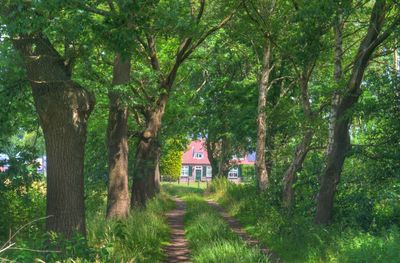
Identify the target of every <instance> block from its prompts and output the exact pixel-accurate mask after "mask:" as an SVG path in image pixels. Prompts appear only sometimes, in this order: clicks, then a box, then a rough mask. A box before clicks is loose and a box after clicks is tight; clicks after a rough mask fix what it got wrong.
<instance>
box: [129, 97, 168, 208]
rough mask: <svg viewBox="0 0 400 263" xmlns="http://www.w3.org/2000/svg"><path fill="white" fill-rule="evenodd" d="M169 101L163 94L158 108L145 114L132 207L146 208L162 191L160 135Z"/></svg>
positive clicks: (138, 151)
mask: <svg viewBox="0 0 400 263" xmlns="http://www.w3.org/2000/svg"><path fill="white" fill-rule="evenodd" d="M167 101H168V96H167V95H166V94H163V95H162V96H161V97H160V100H159V102H158V106H157V108H156V109H154V110H152V111H148V112H147V113H146V114H145V115H146V116H145V117H146V129H145V131H144V132H143V133H142V135H141V137H140V139H139V142H138V146H137V152H136V159H135V165H134V168H133V184H132V196H131V207H135V206H142V207H144V206H146V202H147V200H148V199H150V198H152V197H154V196H155V194H156V193H158V192H159V191H160V170H159V162H160V154H161V151H160V145H159V138H158V135H159V131H160V128H161V120H162V117H163V115H164V111H165V105H166V103H167Z"/></svg>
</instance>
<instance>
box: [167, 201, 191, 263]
mask: <svg viewBox="0 0 400 263" xmlns="http://www.w3.org/2000/svg"><path fill="white" fill-rule="evenodd" d="M174 200H175V203H176V208H175V209H174V210H172V211H170V212H168V213H167V214H166V216H167V222H168V225H169V226H170V228H171V240H170V245H168V246H166V247H165V248H164V251H165V253H166V255H167V258H166V260H165V261H164V262H166V263H178V262H190V250H189V247H188V242H187V240H186V238H185V229H184V224H183V216H184V214H185V203H184V202H183V201H182V200H181V199H179V198H175V199H174Z"/></svg>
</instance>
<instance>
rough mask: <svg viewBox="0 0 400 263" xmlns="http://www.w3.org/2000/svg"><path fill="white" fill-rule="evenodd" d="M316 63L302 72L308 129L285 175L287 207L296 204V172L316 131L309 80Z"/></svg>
mask: <svg viewBox="0 0 400 263" xmlns="http://www.w3.org/2000/svg"><path fill="white" fill-rule="evenodd" d="M313 68H314V65H312V64H310V65H309V66H307V67H306V68H305V69H304V71H303V72H302V74H301V76H300V79H299V82H300V91H301V104H302V108H303V113H304V117H305V119H306V130H305V132H304V134H303V138H302V141H301V142H300V143H299V144H298V145H297V146H296V150H295V153H294V156H293V161H292V163H291V164H290V165H289V167H288V169H287V170H286V172H285V174H284V176H283V196H282V200H283V206H284V207H286V208H287V209H289V210H290V209H291V208H292V207H293V204H294V198H295V190H294V184H295V182H296V174H297V173H298V172H300V171H301V169H302V168H303V162H304V160H305V158H306V156H307V153H308V151H309V150H310V145H311V141H312V137H313V135H314V131H313V129H312V128H311V125H312V122H313V118H314V117H313V115H315V114H314V113H313V112H312V109H311V103H310V98H309V95H308V82H309V79H310V76H311V73H312V71H313Z"/></svg>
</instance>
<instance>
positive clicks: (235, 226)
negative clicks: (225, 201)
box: [206, 200, 282, 263]
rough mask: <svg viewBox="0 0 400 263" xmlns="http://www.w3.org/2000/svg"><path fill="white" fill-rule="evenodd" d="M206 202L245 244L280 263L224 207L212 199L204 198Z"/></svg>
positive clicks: (275, 262)
mask: <svg viewBox="0 0 400 263" xmlns="http://www.w3.org/2000/svg"><path fill="white" fill-rule="evenodd" d="M206 201H207V203H208V204H209V205H210V206H212V207H213V208H214V209H215V210H216V211H218V213H219V214H220V215H221V217H222V218H223V219H225V221H226V222H227V223H228V225H229V227H230V228H231V229H232V231H233V232H234V233H236V234H237V235H238V236H239V237H240V238H241V239H242V240H243V241H244V242H245V243H246V244H247V245H249V246H250V247H255V248H257V249H259V250H260V251H261V252H262V253H263V254H264V255H266V256H268V258H269V260H270V262H274V263H280V262H282V261H281V260H280V259H279V257H278V256H277V255H276V254H274V253H273V252H272V251H271V250H270V249H268V248H267V247H266V246H264V245H263V244H261V243H260V241H258V240H256V239H254V238H252V237H251V236H250V235H249V234H247V233H246V231H245V230H244V229H243V227H242V225H241V224H240V223H239V221H238V220H236V219H235V218H233V217H231V216H230V215H229V214H228V213H227V212H225V210H224V208H223V207H222V206H220V205H219V204H217V203H216V202H214V201H212V200H206Z"/></svg>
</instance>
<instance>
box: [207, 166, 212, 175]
mask: <svg viewBox="0 0 400 263" xmlns="http://www.w3.org/2000/svg"><path fill="white" fill-rule="evenodd" d="M206 177H212V169H211V166H207V170H206Z"/></svg>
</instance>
